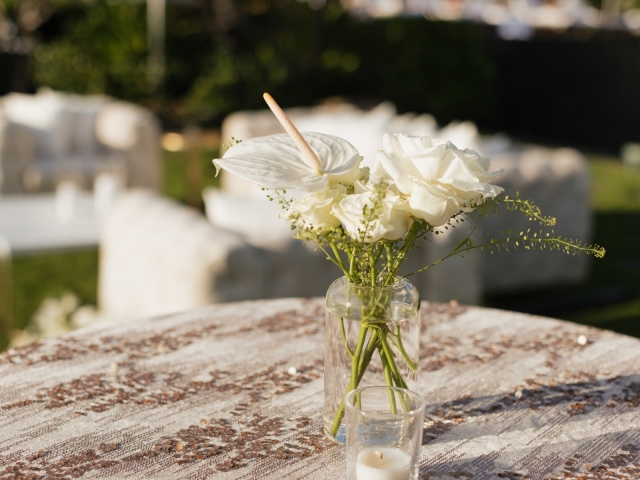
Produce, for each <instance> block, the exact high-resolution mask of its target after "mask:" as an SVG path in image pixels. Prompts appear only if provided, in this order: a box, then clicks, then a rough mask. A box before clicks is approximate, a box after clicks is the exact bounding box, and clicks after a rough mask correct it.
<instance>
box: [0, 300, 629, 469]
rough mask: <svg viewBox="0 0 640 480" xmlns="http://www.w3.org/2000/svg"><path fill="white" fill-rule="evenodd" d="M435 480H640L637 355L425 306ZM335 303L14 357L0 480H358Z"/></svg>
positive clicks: (6, 359)
mask: <svg viewBox="0 0 640 480" xmlns="http://www.w3.org/2000/svg"><path fill="white" fill-rule="evenodd" d="M421 314H422V320H423V329H422V335H421V360H420V364H421V374H420V381H421V383H420V390H421V392H420V393H422V394H424V395H425V397H426V399H427V404H428V406H427V421H426V423H425V429H424V437H423V438H424V441H423V447H422V451H421V460H420V475H421V478H422V479H430V480H436V479H440V478H441V479H447V480H452V479H460V480H466V479H490V478H501V479H511V480H524V479H530V480H534V479H553V480H560V479H565V478H572V479H578V478H582V479H584V480H587V479H609V478H616V479H618V478H623V479H637V478H640V408H638V407H639V405H640V374H639V373H638V372H639V371H640V341H639V340H636V339H633V338H629V337H624V336H621V335H616V334H613V333H609V332H605V331H601V330H597V329H594V328H589V327H582V326H578V325H574V324H570V323H565V322H560V321H556V320H550V319H546V318H541V317H533V316H528V315H522V314H516V313H512V312H505V311H498V310H489V309H483V308H465V307H458V306H449V305H442V304H424V303H423V306H422V313H421ZM323 322H324V313H323V301H322V300H320V299H314V300H302V299H284V300H271V301H257V302H246V303H235V304H224V305H216V306H212V307H210V308H206V309H202V310H196V311H191V312H187V313H182V314H176V315H170V316H166V317H162V318H154V319H146V320H141V321H137V322H130V323H126V324H116V325H107V326H104V327H94V328H92V329H88V330H83V331H81V332H78V333H75V334H72V335H67V336H65V337H63V338H61V339H59V340H51V341H45V342H42V343H38V344H35V345H32V346H29V347H26V348H21V349H16V350H11V351H9V352H6V353H4V354H2V355H0V478H2V479H8V478H34V479H35V478H47V479H50V478H74V477H82V478H154V479H187V478H193V479H204V478H220V479H231V478H238V479H254V478H260V479H262V478H273V479H282V478H286V479H290V478H309V479H338V478H344V472H345V453H344V449H343V448H341V447H338V446H335V445H333V444H331V443H329V442H328V441H327V440H325V438H324V437H323V435H322V433H321V426H322V421H321V406H322V383H323V382H322V350H323V329H324V324H323Z"/></svg>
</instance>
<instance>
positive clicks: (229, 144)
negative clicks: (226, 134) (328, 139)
mask: <svg viewBox="0 0 640 480" xmlns="http://www.w3.org/2000/svg"><path fill="white" fill-rule="evenodd" d="M240 142H242V140H238V139H236V138H234V137H231V140H227V141H226V142H224V143H223V144H222V145H221V146H220V153H224V152H226V151H227V150H229V149H230V148H231V147H233V146H234V145H237V144H239V143H240Z"/></svg>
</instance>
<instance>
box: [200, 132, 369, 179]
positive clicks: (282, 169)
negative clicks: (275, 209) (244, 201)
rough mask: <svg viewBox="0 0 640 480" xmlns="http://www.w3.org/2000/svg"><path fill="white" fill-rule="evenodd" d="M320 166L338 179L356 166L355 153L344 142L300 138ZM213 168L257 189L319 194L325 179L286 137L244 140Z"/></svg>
mask: <svg viewBox="0 0 640 480" xmlns="http://www.w3.org/2000/svg"><path fill="white" fill-rule="evenodd" d="M302 136H303V137H304V138H305V140H306V141H307V142H308V143H309V145H311V148H312V149H313V150H314V151H315V152H316V154H317V155H318V158H319V159H320V162H321V163H322V169H323V172H322V173H323V174H333V175H339V174H342V173H345V172H348V171H350V170H351V169H352V168H353V166H354V165H355V164H356V163H357V162H358V159H359V155H358V152H357V150H356V149H355V148H354V147H353V146H352V145H351V144H350V143H348V142H347V141H345V140H342V139H341V138H338V137H334V136H332V135H324V134H320V133H304V134H303V135H302ZM213 163H214V165H215V166H216V168H223V169H225V170H227V171H228V172H229V173H232V174H233V175H236V176H237V177H240V178H242V179H243V180H248V181H250V182H253V183H255V184H257V185H260V186H261V187H265V188H272V189H283V188H291V189H298V190H306V191H317V190H322V189H323V188H325V187H326V185H327V184H328V179H327V176H326V175H323V174H321V173H318V172H316V171H314V170H313V168H311V167H310V166H309V165H308V164H307V163H306V161H305V159H304V157H303V155H302V153H300V151H299V150H298V149H297V147H296V146H295V144H294V143H293V140H291V138H290V137H289V135H287V134H278V135H270V136H267V137H258V138H252V139H249V140H245V141H243V142H240V143H238V144H237V145H234V146H233V147H231V148H230V149H229V150H227V152H226V153H225V154H224V156H223V158H219V159H215V160H214V161H213Z"/></svg>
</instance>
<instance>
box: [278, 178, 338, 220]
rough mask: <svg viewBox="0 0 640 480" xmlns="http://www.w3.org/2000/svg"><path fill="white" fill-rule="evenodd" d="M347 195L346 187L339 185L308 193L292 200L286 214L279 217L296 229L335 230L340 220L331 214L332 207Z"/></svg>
mask: <svg viewBox="0 0 640 480" xmlns="http://www.w3.org/2000/svg"><path fill="white" fill-rule="evenodd" d="M346 194H347V187H345V186H344V185H341V184H335V185H330V186H328V187H327V188H325V189H324V190H320V191H319V192H309V193H307V194H306V195H305V196H304V197H302V198H300V199H298V200H292V201H291V204H290V205H289V209H288V210H287V213H284V214H282V215H280V216H281V217H282V218H286V219H287V220H289V221H290V222H292V223H294V224H295V225H296V227H297V228H300V229H304V228H313V229H314V230H317V229H322V228H335V227H338V226H340V220H338V218H336V217H335V216H334V215H333V214H332V213H331V209H332V207H333V206H334V205H335V204H336V203H338V202H339V201H340V200H342V198H344V197H345V195H346Z"/></svg>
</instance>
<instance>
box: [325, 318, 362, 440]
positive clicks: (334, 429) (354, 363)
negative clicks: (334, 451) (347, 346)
mask: <svg viewBox="0 0 640 480" xmlns="http://www.w3.org/2000/svg"><path fill="white" fill-rule="evenodd" d="M368 331H369V326H368V325H366V324H364V323H362V322H360V335H359V336H358V343H357V345H356V350H355V352H354V354H353V359H352V360H351V379H350V380H349V387H348V388H347V391H346V392H345V394H344V395H343V396H342V401H341V402H340V406H339V407H338V411H337V412H336V416H335V417H334V418H333V424H332V425H331V435H333V436H334V437H335V436H336V435H337V434H338V429H339V428H340V423H342V418H343V417H344V397H345V396H346V395H347V393H349V392H351V391H352V390H355V389H356V388H357V387H358V383H359V379H358V364H359V363H360V355H361V354H362V348H363V347H364V341H365V340H366V338H367V332H368Z"/></svg>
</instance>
